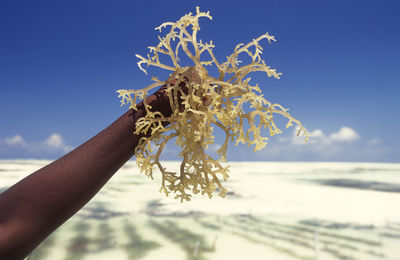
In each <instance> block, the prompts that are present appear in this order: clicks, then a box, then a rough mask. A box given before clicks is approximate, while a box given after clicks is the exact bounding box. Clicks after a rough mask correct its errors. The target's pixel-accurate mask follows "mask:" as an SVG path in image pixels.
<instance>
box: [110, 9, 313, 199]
mask: <svg viewBox="0 0 400 260" xmlns="http://www.w3.org/2000/svg"><path fill="white" fill-rule="evenodd" d="M201 17H206V18H209V19H210V20H212V17H211V16H210V14H209V12H207V13H205V12H201V11H200V10H199V8H198V7H197V8H196V14H192V13H189V14H186V15H185V16H183V17H182V18H180V19H179V20H178V21H177V22H175V23H173V22H167V23H163V24H162V25H161V26H159V27H157V28H156V30H159V31H160V33H161V31H162V29H167V28H168V29H169V32H168V33H167V34H166V35H165V36H158V39H159V41H160V42H159V44H158V45H157V46H154V47H148V48H149V54H147V57H146V58H145V57H142V56H140V55H136V57H138V58H139V59H140V61H139V62H138V66H139V67H140V69H141V70H142V71H144V72H145V73H146V74H147V72H146V70H145V69H144V68H143V65H144V64H146V65H147V66H156V67H160V68H162V69H165V70H169V71H171V72H172V76H171V77H170V79H169V80H167V81H160V80H158V79H157V78H155V77H153V78H152V80H153V81H154V83H153V84H151V85H149V86H147V87H146V88H144V89H140V90H118V91H117V92H118V93H119V97H120V98H121V103H122V104H126V103H129V105H130V108H132V109H137V107H136V103H137V102H139V101H141V100H142V101H143V104H144V108H145V110H146V115H145V116H144V117H142V118H140V119H139V120H138V121H137V122H136V131H135V134H140V133H148V131H151V135H150V136H149V137H142V138H141V139H140V141H139V144H138V146H137V147H136V150H135V156H136V161H137V164H138V167H139V168H140V170H141V171H142V172H144V173H145V174H146V175H147V176H149V177H151V178H153V169H154V168H158V169H159V170H160V172H161V174H162V184H161V189H160V191H161V192H165V194H166V195H167V196H168V194H169V192H174V193H175V194H176V195H175V198H179V199H180V200H181V201H183V200H190V197H191V194H192V193H194V194H197V193H199V192H201V194H203V195H204V194H205V193H206V194H207V195H208V196H209V197H210V198H211V197H212V193H213V192H214V191H216V190H217V189H218V191H219V195H220V196H225V194H226V192H227V190H226V189H225V188H224V187H223V186H222V184H221V181H222V180H224V181H225V180H226V179H227V178H228V172H229V169H228V167H229V166H228V167H224V166H222V165H221V164H220V162H221V161H225V160H226V151H227V148H228V144H229V143H230V142H236V145H237V144H238V143H245V144H248V145H249V146H251V145H254V151H257V150H260V149H262V148H264V147H265V146H266V144H267V140H268V137H265V136H262V129H268V130H269V134H270V136H273V135H275V134H279V133H281V130H280V129H279V128H278V127H277V126H276V124H275V122H274V115H275V114H280V115H282V116H284V117H286V118H287V119H288V123H287V125H286V127H289V126H291V125H293V123H295V124H297V125H298V129H299V130H298V135H299V134H301V133H302V134H304V136H305V139H306V140H307V138H308V133H307V131H306V130H305V128H304V127H303V126H302V124H301V123H300V122H299V121H298V120H296V119H295V118H293V117H292V116H291V115H290V114H289V113H288V112H287V109H285V108H284V107H282V106H281V105H279V104H276V103H270V102H269V101H267V100H266V99H265V98H264V97H263V95H262V93H261V90H260V88H259V87H258V85H254V86H253V85H250V83H249V82H250V77H248V74H249V73H251V72H256V71H261V72H265V73H266V74H267V76H268V77H273V78H276V79H279V77H280V75H281V73H278V72H276V70H275V69H273V68H271V67H270V66H268V65H267V64H266V63H265V61H264V60H263V59H262V58H261V56H260V55H261V54H262V51H263V48H262V47H261V45H260V41H261V40H263V39H266V40H267V41H268V42H269V43H271V42H272V41H275V38H274V36H271V35H269V34H268V33H266V34H264V35H261V36H260V37H258V38H256V39H253V40H252V41H251V42H249V43H247V44H238V45H237V46H236V47H235V49H234V52H233V53H232V54H231V55H230V56H228V57H227V60H226V61H225V62H223V63H220V62H219V61H218V60H217V59H216V58H215V56H214V54H213V48H214V47H215V46H214V44H213V43H212V41H210V42H209V43H207V42H203V41H201V40H200V39H198V38H197V33H198V31H199V30H200V27H199V18H201ZM179 52H183V53H184V54H185V55H186V56H187V57H188V58H190V60H192V61H193V63H194V65H193V66H191V67H183V66H181V64H180V58H179V56H178V53H179ZM162 55H165V56H164V57H163V58H164V59H163V60H165V57H167V58H168V59H170V63H169V64H166V63H164V62H162V61H161V59H160V57H161V56H162ZM239 55H247V56H248V58H249V59H248V60H249V61H250V62H249V63H248V64H242V63H241V61H239V59H238V57H239ZM204 56H206V57H207V59H206V60H204V59H203V57H204ZM208 66H215V67H216V68H217V69H218V72H219V76H218V77H212V76H210V75H209V74H208V70H207V67H208ZM188 73H190V74H192V75H193V74H195V76H194V77H192V78H191V80H188V78H187V74H188ZM171 78H172V80H173V81H171ZM193 78H195V80H193ZM171 82H173V83H171ZM182 82H183V83H184V84H185V87H184V88H182V84H181V83H182ZM160 86H166V92H167V95H168V98H169V101H170V106H171V109H172V114H171V115H170V116H169V117H164V116H163V114H161V113H160V112H152V111H151V110H150V109H151V106H150V105H149V104H148V103H147V102H146V96H147V95H148V93H149V91H151V90H153V89H155V88H158V87H160ZM244 106H245V107H246V108H244ZM165 122H169V124H168V125H167V124H166V123H165ZM215 127H217V128H220V129H221V130H222V131H223V132H224V133H225V140H224V143H223V145H222V146H221V147H220V148H219V150H218V155H219V156H220V158H219V159H218V160H216V159H214V158H212V157H211V156H209V155H208V154H206V152H205V150H207V147H208V146H209V145H210V144H213V143H214V135H213V131H214V128H215ZM172 139H176V144H177V145H178V146H179V147H180V149H181V152H180V157H181V158H182V162H181V164H180V168H179V171H178V172H173V171H169V170H167V169H166V168H164V167H163V166H162V164H161V162H160V155H161V153H162V151H163V149H164V147H165V146H166V144H167V143H168V142H169V141H170V140H172Z"/></svg>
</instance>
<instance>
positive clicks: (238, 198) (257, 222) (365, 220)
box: [0, 160, 400, 260]
mask: <svg viewBox="0 0 400 260" xmlns="http://www.w3.org/2000/svg"><path fill="white" fill-rule="evenodd" d="M47 163H49V161H39V160H1V161H0V192H2V191H4V190H5V189H7V187H9V186H11V185H12V184H14V183H16V182H17V181H18V180H20V179H22V178H23V177H25V176H26V175H27V174H29V173H31V172H33V171H35V170H37V169H39V168H41V167H43V166H44V165H46V164H47ZM165 164H166V165H167V167H177V166H178V163H177V162H166V163H165ZM229 164H231V173H230V178H229V179H228V181H227V182H226V183H225V186H226V187H227V188H228V189H229V191H230V192H229V193H228V195H227V197H226V198H220V197H218V196H215V197H214V198H213V199H209V198H208V197H203V196H201V195H200V196H195V197H194V198H193V199H192V201H190V202H184V203H180V202H179V201H177V200H174V199H173V198H172V197H168V198H167V197H165V195H164V194H161V193H159V192H158V190H159V187H160V178H159V176H155V177H156V178H155V179H154V180H150V179H148V178H147V177H146V176H143V175H142V174H140V173H139V171H138V169H137V167H136V165H135V163H134V162H129V163H128V164H126V165H125V166H124V167H123V168H121V170H120V171H119V172H118V173H116V175H115V176H114V177H113V178H112V179H111V180H110V181H109V183H107V185H106V186H105V187H104V188H103V189H102V190H101V191H100V192H99V193H98V194H97V195H96V196H95V197H94V198H93V199H92V200H91V201H90V202H89V203H88V204H87V205H86V206H85V207H84V208H83V209H82V210H81V211H79V212H78V213H77V214H76V215H75V216H74V217H72V218H71V219H70V220H69V221H67V222H66V223H65V224H64V225H63V226H61V227H60V228H59V229H58V230H57V231H55V232H54V233H53V234H52V235H51V236H50V237H48V238H47V239H46V240H45V241H43V243H42V244H41V245H40V246H39V247H38V248H37V249H36V250H35V251H33V252H32V254H31V255H30V256H29V257H28V259H30V260H33V259H40V260H43V259H44V260H46V259H49V260H50V259H51V260H58V259H60V260H73V259H76V260H81V259H82V260H88V259H118V260H123V259H178V260H179V259H273V260H275V259H392V260H395V259H400V164H386V163H385V164H384V163H294V162H292V163H291V162H232V163H229ZM156 175H157V174H156Z"/></svg>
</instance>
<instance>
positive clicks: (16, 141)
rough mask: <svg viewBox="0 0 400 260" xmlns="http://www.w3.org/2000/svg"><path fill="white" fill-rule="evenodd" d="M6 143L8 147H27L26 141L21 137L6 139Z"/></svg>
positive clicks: (15, 136)
mask: <svg viewBox="0 0 400 260" xmlns="http://www.w3.org/2000/svg"><path fill="white" fill-rule="evenodd" d="M4 142H5V143H6V144H8V145H22V146H24V145H26V143H25V141H24V139H23V138H22V136H20V135H14V136H13V137H8V138H5V139H4Z"/></svg>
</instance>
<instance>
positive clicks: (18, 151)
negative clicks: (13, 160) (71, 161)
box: [0, 133, 73, 158]
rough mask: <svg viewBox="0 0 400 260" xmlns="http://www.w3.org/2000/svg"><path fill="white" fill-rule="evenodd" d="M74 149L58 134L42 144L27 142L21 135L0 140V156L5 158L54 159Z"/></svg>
mask: <svg viewBox="0 0 400 260" xmlns="http://www.w3.org/2000/svg"><path fill="white" fill-rule="evenodd" d="M72 149H73V147H71V146H69V145H67V144H66V143H65V142H64V139H63V137H62V136H61V135H60V134H58V133H53V134H51V135H50V136H49V137H48V138H46V139H45V140H44V141H40V142H26V141H25V140H24V138H23V137H22V136H21V135H14V136H12V137H6V138H4V139H3V140H1V139H0V155H1V156H5V157H8V156H9V155H10V154H13V156H16V157H20V156H22V157H27V156H29V157H34V158H35V157H36V158H37V157H42V156H44V157H46V156H50V157H52V156H53V155H54V156H57V155H61V154H63V153H66V152H69V151H71V150H72Z"/></svg>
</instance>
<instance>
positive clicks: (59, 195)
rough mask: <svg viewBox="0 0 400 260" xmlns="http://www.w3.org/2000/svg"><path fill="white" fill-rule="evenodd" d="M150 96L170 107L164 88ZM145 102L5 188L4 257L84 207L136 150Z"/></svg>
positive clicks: (1, 206) (160, 106) (0, 232)
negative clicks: (135, 132)
mask: <svg viewBox="0 0 400 260" xmlns="http://www.w3.org/2000/svg"><path fill="white" fill-rule="evenodd" d="M147 102H148V103H149V104H150V105H151V106H152V110H154V111H160V112H161V113H163V114H164V115H165V116H168V114H170V113H171V109H170V106H169V102H168V98H166V95H165V90H164V89H163V88H161V89H160V90H159V91H158V92H156V93H155V94H153V95H151V96H150V97H149V98H148V99H147ZM144 115H145V110H144V108H143V104H139V105H138V110H137V111H133V110H129V111H128V112H126V113H125V114H124V115H122V116H121V117H120V118H119V119H117V120H116V121H115V122H113V123H112V124H111V125H110V126H108V127H107V128H105V129H104V130H103V131H102V132H100V133H99V134H97V135H96V136H94V137H93V138H92V139H90V140H89V141H87V142H86V143H84V144H82V145H81V146H79V147H78V148H76V149H75V150H73V151H71V152H70V153H68V154H66V155H65V156H63V157H61V158H60V159H58V160H56V161H54V162H53V163H51V164H49V165H47V166H45V167H43V168H42V169H40V170H38V171H36V172H34V173H32V174H31V175H29V176H27V177H26V178H24V179H23V180H21V181H20V182H18V183H17V184H15V185H14V186H12V187H10V188H9V189H8V190H6V191H5V192H3V193H2V194H0V259H7V260H14V259H23V258H24V257H25V256H27V255H28V254H29V253H30V252H31V251H32V250H33V249H34V248H36V247H37V246H38V245H39V244H40V242H41V241H43V240H44V239H45V238H46V237H47V236H48V235H49V234H51V233H52V232H53V231H54V230H55V229H57V228H58V227H59V226H60V225H61V224H63V223H64V222H65V221H66V220H68V219H69V218H70V217H71V216H73V215H74V214H75V213H76V212H77V211H79V210H80V209H81V208H82V207H83V206H84V205H85V204H86V203H87V202H88V201H89V200H90V199H91V198H92V197H93V196H94V195H95V194H96V193H97V192H98V191H99V190H100V189H101V188H102V187H103V186H104V184H105V183H106V182H107V181H108V180H109V179H110V178H111V177H112V176H113V175H114V173H115V172H116V171H117V170H118V169H119V168H120V167H121V166H122V165H124V164H125V163H126V162H127V161H128V160H129V159H130V158H131V157H132V156H133V154H134V149H135V147H136V146H137V144H138V141H139V139H140V137H141V136H140V135H134V134H133V132H134V131H135V122H136V121H137V120H138V119H139V118H140V117H142V116H144Z"/></svg>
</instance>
